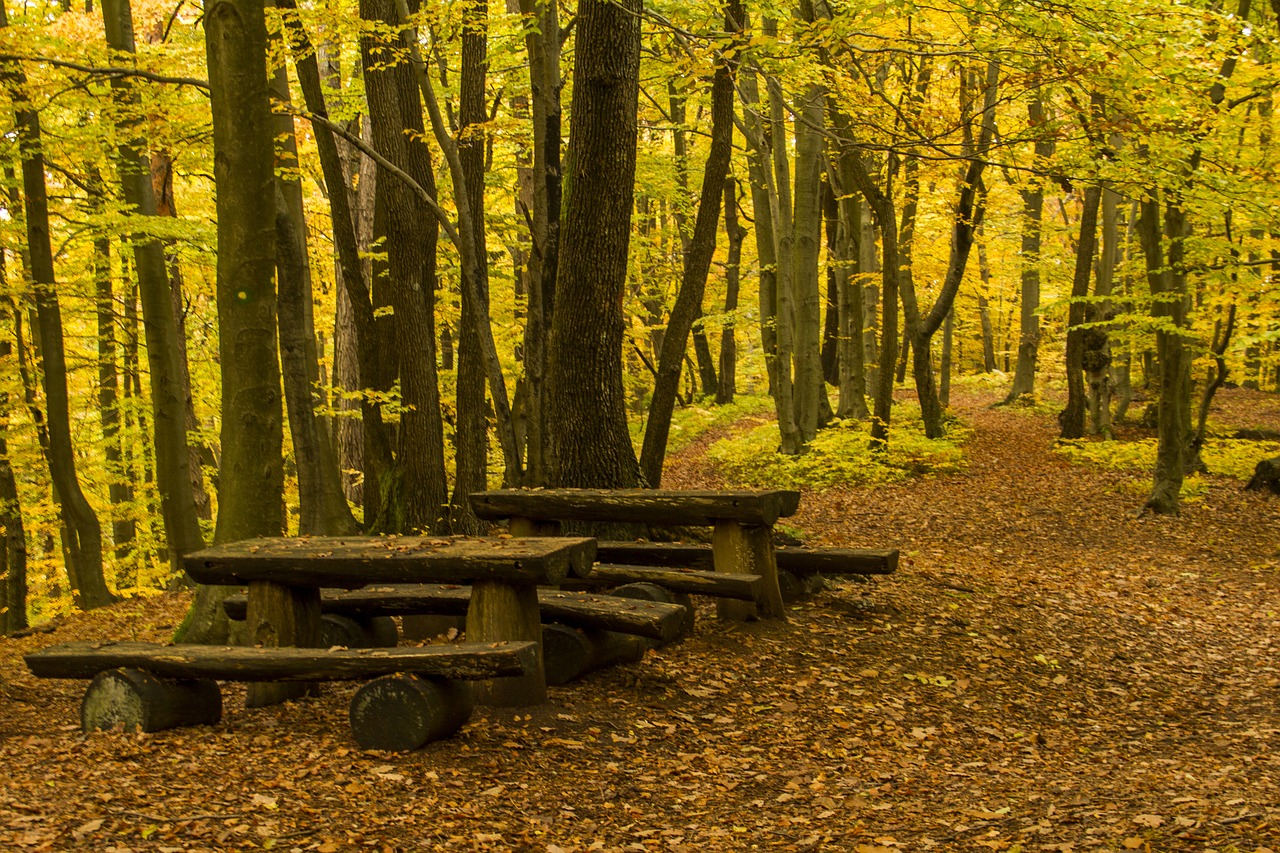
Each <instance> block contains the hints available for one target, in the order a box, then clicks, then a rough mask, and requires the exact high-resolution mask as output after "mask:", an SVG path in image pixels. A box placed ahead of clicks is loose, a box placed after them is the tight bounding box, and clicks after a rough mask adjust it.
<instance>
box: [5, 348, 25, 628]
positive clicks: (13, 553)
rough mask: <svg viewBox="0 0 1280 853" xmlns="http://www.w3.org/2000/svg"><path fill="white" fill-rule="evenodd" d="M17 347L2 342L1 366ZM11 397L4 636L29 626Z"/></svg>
mask: <svg viewBox="0 0 1280 853" xmlns="http://www.w3.org/2000/svg"><path fill="white" fill-rule="evenodd" d="M12 358H13V344H12V343H11V342H10V341H8V340H0V365H4V366H5V367H8V366H9V364H8V363H9V362H10V360H11V359H12ZM8 428H9V395H8V394H7V393H5V394H0V635H4V634H11V633H13V632H14V631H20V630H22V629H23V628H25V627H27V534H26V529H25V528H24V526H23V521H22V502H21V501H20V500H19V499H18V480H17V478H16V477H15V476H14V473H13V465H12V464H11V463H10V461H9V444H8V431H9V429H8Z"/></svg>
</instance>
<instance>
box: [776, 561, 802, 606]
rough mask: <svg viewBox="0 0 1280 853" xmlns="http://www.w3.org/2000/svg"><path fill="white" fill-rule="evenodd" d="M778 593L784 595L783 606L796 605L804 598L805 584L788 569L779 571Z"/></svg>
mask: <svg viewBox="0 0 1280 853" xmlns="http://www.w3.org/2000/svg"><path fill="white" fill-rule="evenodd" d="M778 591H779V592H780V593H781V594H782V603H783V604H795V603H796V602H797V601H799V600H800V599H802V598H804V584H803V582H802V581H801V580H800V576H799V575H796V574H792V573H791V572H789V571H787V570H786V569H778Z"/></svg>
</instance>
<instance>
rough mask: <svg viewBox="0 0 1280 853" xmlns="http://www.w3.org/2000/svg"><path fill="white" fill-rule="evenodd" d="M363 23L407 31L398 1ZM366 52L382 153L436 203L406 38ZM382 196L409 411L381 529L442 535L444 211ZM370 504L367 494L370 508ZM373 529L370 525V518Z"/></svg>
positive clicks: (370, 41)
mask: <svg viewBox="0 0 1280 853" xmlns="http://www.w3.org/2000/svg"><path fill="white" fill-rule="evenodd" d="M360 15H361V17H362V18H363V19H364V20H367V21H374V22H381V24H382V25H384V26H389V27H395V28H397V31H398V27H399V17H398V15H397V12H396V9H395V7H394V6H393V5H392V3H391V2H390V0H362V2H361V4H360ZM360 46H361V56H362V60H363V63H362V64H363V68H364V78H365V91H366V94H367V98H368V102H369V117H370V120H371V121H372V124H373V142H374V148H375V149H376V150H377V151H379V152H381V154H382V155H383V156H384V157H386V159H387V160H388V161H389V162H390V163H392V164H394V165H395V166H396V167H398V168H399V169H401V170H403V171H404V172H405V173H407V174H408V175H409V176H410V177H411V178H412V179H413V180H414V181H416V182H417V184H418V186H420V187H421V188H423V189H424V190H425V191H426V192H428V193H430V194H431V195H432V196H434V195H435V180H434V176H433V172H432V167H431V162H430V155H429V152H428V150H427V147H426V143H425V139H424V138H423V137H424V131H425V126H424V124H423V120H422V106H421V102H420V101H419V97H418V85H417V81H416V79H415V73H414V70H413V68H412V67H411V65H410V63H409V62H408V61H407V60H406V59H405V58H404V57H403V56H402V54H401V53H400V44H399V39H397V38H395V37H387V38H386V39H385V40H383V39H379V38H377V37H376V36H374V35H366V36H364V37H363V38H362V39H361V43H360ZM379 171H380V172H381V171H382V170H381V169H380V170H379ZM378 197H379V199H380V202H379V204H380V205H381V209H382V210H383V211H384V214H385V223H386V238H387V263H388V273H389V277H390V289H391V300H392V303H393V305H394V311H395V313H394V319H395V339H396V344H395V347H396V353H397V369H398V373H399V377H400V394H401V398H402V402H403V404H404V408H403V410H402V412H401V415H400V430H399V434H398V446H397V448H396V454H395V458H396V463H395V468H394V471H393V472H392V473H391V474H390V477H389V481H388V482H386V483H382V484H376V485H378V486H380V487H382V488H384V489H388V490H393V493H394V494H395V496H396V500H395V501H393V502H392V504H391V506H389V507H385V508H384V512H383V513H382V514H381V515H380V516H379V518H378V519H377V520H376V521H375V522H374V524H376V525H377V529H379V530H382V531H384V532H408V531H437V530H439V529H441V526H442V523H443V520H444V513H445V506H446V504H447V500H448V487H447V483H446V477H445V470H444V423H443V420H442V418H441V412H440V389H439V385H438V382H437V375H436V335H435V317H434V304H435V287H436V239H437V233H438V229H437V221H436V217H435V215H434V211H433V210H431V209H430V208H428V207H427V206H426V204H425V202H424V201H423V200H422V199H421V198H420V197H419V196H418V195H416V194H415V193H414V192H413V191H412V190H411V189H410V187H409V186H408V185H407V184H405V182H403V181H401V180H399V179H397V178H395V177H392V176H390V175H387V174H381V175H380V179H379V181H378ZM370 485H374V484H370ZM367 497H368V496H367V494H366V500H367ZM365 523H366V526H369V524H370V522H369V520H368V519H367V518H366V522H365Z"/></svg>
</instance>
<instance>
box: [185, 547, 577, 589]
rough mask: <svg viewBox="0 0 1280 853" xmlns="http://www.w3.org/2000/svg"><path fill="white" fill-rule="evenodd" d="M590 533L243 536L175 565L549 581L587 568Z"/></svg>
mask: <svg viewBox="0 0 1280 853" xmlns="http://www.w3.org/2000/svg"><path fill="white" fill-rule="evenodd" d="M594 561H595V540H594V539H588V538H581V537H568V536H565V537H556V538H537V537H523V538H519V537H516V538H505V539H502V538H498V539H482V538H472V539H467V538H453V539H451V538H448V537H424V536H361V537H337V536H312V537H307V538H271V539H248V540H245V541H242V542H230V543H227V544H225V545H218V546H216V547H213V548H207V549H205V550H203V551H195V552H193V553H191V554H188V555H187V556H186V557H184V558H183V567H184V568H185V569H186V571H187V574H189V575H191V577H192V579H194V580H196V581H198V582H199V583H218V584H245V583H247V582H249V581H251V580H269V581H274V582H276V583H281V584H285V585H290V586H306V587H343V588H347V589H359V588H360V587H362V586H365V585H367V584H370V583H470V582H471V581H473V580H488V581H510V582H513V583H541V584H556V583H559V582H560V581H561V580H564V578H566V577H567V576H568V575H569V574H571V573H572V574H574V575H583V576H585V575H587V574H589V573H590V571H591V565H592V563H593V562H594Z"/></svg>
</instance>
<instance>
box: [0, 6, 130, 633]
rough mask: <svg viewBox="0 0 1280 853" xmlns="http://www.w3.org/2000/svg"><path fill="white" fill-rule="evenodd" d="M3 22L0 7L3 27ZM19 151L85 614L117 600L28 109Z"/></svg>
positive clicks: (9, 71) (75, 581)
mask: <svg viewBox="0 0 1280 853" xmlns="http://www.w3.org/2000/svg"><path fill="white" fill-rule="evenodd" d="M8 26H9V21H8V17H7V15H6V14H5V12H4V9H3V4H0V28H5V29H7V28H8ZM0 75H2V76H3V78H4V82H5V83H7V84H8V86H9V87H10V88H11V91H12V94H13V96H14V97H13V100H14V103H15V104H19V105H24V104H25V103H27V101H26V94H25V91H26V87H27V81H26V74H25V72H24V71H23V70H22V69H21V68H20V67H19V66H17V65H7V66H5V67H4V68H3V69H2V70H0ZM14 120H15V124H16V125H17V136H18V140H17V141H18V147H19V151H20V156H21V158H22V188H23V202H24V206H25V214H26V227H27V246H28V249H29V251H30V258H31V279H32V286H33V290H34V294H35V307H36V316H37V321H38V324H39V333H40V356H41V362H42V366H43V375H44V391H45V408H46V423H47V427H48V431H49V453H48V462H49V475H50V478H51V479H52V480H53V483H54V487H55V490H56V492H57V495H58V499H59V501H60V504H61V513H62V521H63V528H64V533H63V535H64V546H65V548H64V552H65V558H66V569H67V579H68V581H69V583H70V585H71V593H72V596H73V598H74V600H75V602H76V606H78V607H80V608H81V609H84V610H89V609H91V608H95V607H102V606H104V605H107V604H110V603H112V602H113V601H115V600H116V599H115V596H114V595H113V594H112V593H111V592H110V591H109V590H108V589H107V584H106V579H105V577H104V575H103V567H102V528H101V526H100V525H99V523H98V516H97V514H96V513H94V511H93V507H92V506H90V505H89V501H88V500H87V499H86V498H85V496H84V492H83V491H81V488H80V480H79V477H78V475H77V473H76V463H75V452H74V450H73V449H72V445H71V411H70V400H69V396H68V392H67V359H66V352H65V350H64V348H63V339H62V311H61V308H60V306H59V304H58V294H57V282H56V279H55V276H54V267H53V246H52V244H51V242H50V237H49V199H48V194H47V191H46V188H45V165H44V154H43V152H42V148H41V138H40V117H39V115H38V114H37V113H36V112H35V111H34V110H33V109H32V108H30V107H29V106H19V107H17V108H16V109H15V110H14Z"/></svg>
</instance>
